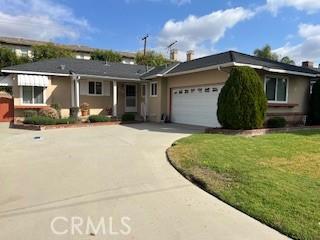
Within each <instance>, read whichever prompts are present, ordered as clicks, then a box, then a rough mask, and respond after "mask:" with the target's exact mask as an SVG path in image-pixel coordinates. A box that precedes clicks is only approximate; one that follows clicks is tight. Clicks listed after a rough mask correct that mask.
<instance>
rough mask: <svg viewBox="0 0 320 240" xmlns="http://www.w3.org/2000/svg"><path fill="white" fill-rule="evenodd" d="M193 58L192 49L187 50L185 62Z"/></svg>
mask: <svg viewBox="0 0 320 240" xmlns="http://www.w3.org/2000/svg"><path fill="white" fill-rule="evenodd" d="M193 58H194V51H193V50H189V51H188V52H187V62H188V61H191V60H193Z"/></svg>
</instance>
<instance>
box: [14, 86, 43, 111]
mask: <svg viewBox="0 0 320 240" xmlns="http://www.w3.org/2000/svg"><path fill="white" fill-rule="evenodd" d="M23 87H32V103H24V102H23ZM34 87H36V86H20V96H21V97H20V105H23V106H31V105H32V106H47V104H46V102H47V95H46V91H47V87H42V88H43V103H33V102H34Z"/></svg>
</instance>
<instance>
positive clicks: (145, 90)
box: [140, 84, 147, 97]
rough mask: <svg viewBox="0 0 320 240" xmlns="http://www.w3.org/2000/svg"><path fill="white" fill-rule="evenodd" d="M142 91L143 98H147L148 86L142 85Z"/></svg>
mask: <svg viewBox="0 0 320 240" xmlns="http://www.w3.org/2000/svg"><path fill="white" fill-rule="evenodd" d="M143 88H144V93H143ZM140 91H141V97H146V95H147V94H146V93H147V85H146V84H142V85H141V87H140Z"/></svg>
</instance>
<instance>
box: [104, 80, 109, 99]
mask: <svg viewBox="0 0 320 240" xmlns="http://www.w3.org/2000/svg"><path fill="white" fill-rule="evenodd" d="M103 88H104V89H103V90H104V91H103V93H104V95H105V96H110V82H109V81H103Z"/></svg>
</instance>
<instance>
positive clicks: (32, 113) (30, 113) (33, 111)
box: [23, 110, 38, 118]
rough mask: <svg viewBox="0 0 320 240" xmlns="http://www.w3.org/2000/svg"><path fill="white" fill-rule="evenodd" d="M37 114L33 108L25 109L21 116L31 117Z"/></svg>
mask: <svg viewBox="0 0 320 240" xmlns="http://www.w3.org/2000/svg"><path fill="white" fill-rule="evenodd" d="M37 115H38V113H37V111H35V110H25V111H24V112H23V116H24V117H25V118H28V117H33V116H37Z"/></svg>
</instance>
